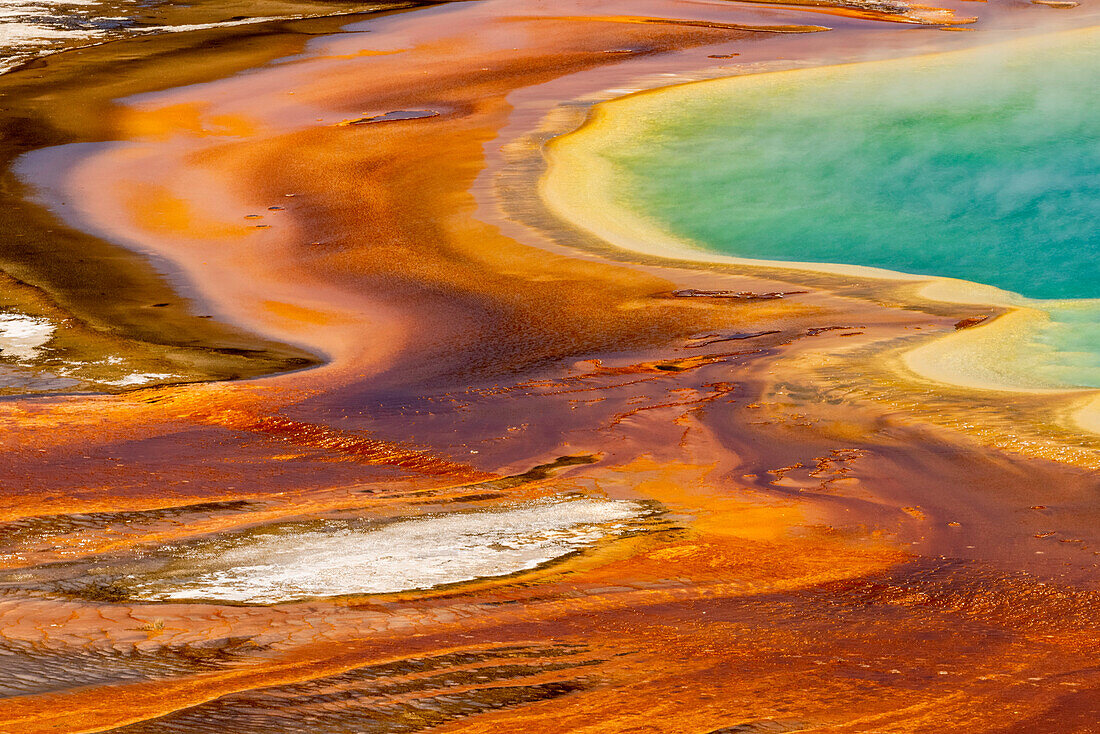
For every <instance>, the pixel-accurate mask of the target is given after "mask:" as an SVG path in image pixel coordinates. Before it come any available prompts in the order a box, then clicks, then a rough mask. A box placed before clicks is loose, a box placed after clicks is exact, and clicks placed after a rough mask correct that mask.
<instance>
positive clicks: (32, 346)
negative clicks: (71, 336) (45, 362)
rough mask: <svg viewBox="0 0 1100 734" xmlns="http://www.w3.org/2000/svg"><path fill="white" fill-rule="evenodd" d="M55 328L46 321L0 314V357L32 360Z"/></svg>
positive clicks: (14, 314)
mask: <svg viewBox="0 0 1100 734" xmlns="http://www.w3.org/2000/svg"><path fill="white" fill-rule="evenodd" d="M56 328H57V327H55V326H54V324H53V323H52V322H50V321H49V320H48V319H40V318H35V317H34V316H27V315H26V314H21V313H0V357H9V358H13V359H18V360H20V361H28V360H32V359H34V358H35V357H37V356H38V354H39V349H41V348H42V347H43V346H45V345H46V343H47V342H48V341H49V340H50V339H51V338H52V337H53V333H54V330H55V329H56Z"/></svg>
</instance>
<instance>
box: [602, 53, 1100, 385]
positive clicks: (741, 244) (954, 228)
mask: <svg viewBox="0 0 1100 734" xmlns="http://www.w3.org/2000/svg"><path fill="white" fill-rule="evenodd" d="M1071 38H1072V39H1073V40H1071V41H1067V40H1066V39H1065V38H1062V39H1056V40H1054V41H1053V42H1051V43H1049V44H1047V45H1045V46H1044V45H1042V44H1040V45H1039V46H1037V47H1036V46H1034V45H1033V46H1030V47H1027V48H1026V49H1025V50H1024V52H1021V50H1020V48H1019V47H1016V46H1008V47H1004V48H998V49H993V50H983V51H981V52H979V53H966V54H949V55H942V56H937V57H926V58H923V59H914V60H904V61H898V62H885V63H877V64H859V65H850V66H843V67H833V68H832V69H822V70H808V71H800V72H792V73H782V74H773V75H765V77H766V78H765V77H761V78H754V79H752V78H745V79H733V80H720V81H717V82H707V83H702V84H696V85H688V86H685V87H681V88H679V89H676V90H671V91H669V92H662V93H659V94H658V95H655V97H656V98H657V99H658V100H659V99H660V98H661V96H662V95H665V100H664V101H663V102H661V101H657V102H655V103H652V104H650V103H647V105H648V106H646V107H644V108H643V112H642V114H641V116H640V117H639V118H638V119H634V120H632V121H631V125H632V126H633V127H632V128H631V129H632V130H633V131H634V132H633V133H632V134H631V135H628V136H618V137H613V138H612V139H611V140H610V142H609V144H608V146H607V147H606V148H605V149H601V150H600V155H601V156H603V157H605V158H606V159H607V160H608V161H610V162H611V163H612V164H613V166H614V170H615V171H616V175H617V176H618V177H620V178H618V179H617V180H616V182H615V187H616V191H617V192H618V193H617V196H618V197H619V198H620V203H622V204H623V205H624V206H626V207H628V208H631V209H634V210H636V211H638V212H643V213H645V214H646V215H647V216H648V217H650V218H652V219H654V220H656V221H657V222H658V223H660V224H662V225H663V226H664V227H665V228H666V229H668V230H669V231H671V232H672V233H674V234H677V235H680V236H682V237H686V238H688V239H691V240H693V241H695V242H697V243H698V244H701V245H703V246H705V247H709V248H712V249H714V250H717V251H719V252H722V253H724V254H729V255H735V256H739V257H747V258H758V259H767V260H786V261H801V262H821V263H844V264H853V265H866V266H875V267H880V268H886V269H889V270H894V271H902V272H906V273H916V274H927V275H937V276H950V277H955V278H961V279H965V280H970V281H975V282H979V283H985V284H989V285H994V286H997V287H999V288H1002V289H1005V290H1008V291H1012V292H1015V293H1018V294H1021V295H1023V296H1025V297H1027V298H1030V299H1092V298H1100V91H1098V90H1100V42H1098V40H1097V39H1098V38H1100V34H1097V33H1092V34H1087V33H1086V34H1084V35H1082V34H1073V35H1072V37H1071ZM1071 311H1072V313H1069V314H1068V315H1067V313H1062V312H1060V313H1059V314H1058V316H1057V318H1056V319H1055V323H1054V324H1052V327H1054V328H1052V330H1048V331H1047V332H1044V334H1043V335H1041V336H1040V337H1039V341H1040V342H1042V343H1043V346H1045V347H1047V348H1048V349H1056V350H1059V351H1063V352H1065V353H1066V360H1068V361H1067V362H1066V363H1065V364H1062V365H1061V367H1060V368H1059V369H1060V371H1061V373H1062V377H1063V379H1070V380H1071V382H1075V383H1076V384H1088V385H1096V386H1100V343H1098V342H1100V314H1098V310H1097V308H1095V307H1093V308H1085V309H1079V310H1076V311H1073V310H1072V309H1071ZM1053 315H1054V314H1053V313H1052V316H1053ZM1075 322H1076V323H1075Z"/></svg>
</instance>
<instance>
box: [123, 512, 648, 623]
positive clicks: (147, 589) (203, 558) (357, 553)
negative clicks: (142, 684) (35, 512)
mask: <svg viewBox="0 0 1100 734" xmlns="http://www.w3.org/2000/svg"><path fill="white" fill-rule="evenodd" d="M644 513H645V508H644V507H643V506H642V505H640V504H638V503H636V502H628V501H616V500H605V499H576V500H567V501H559V502H538V503H533V504H526V505H520V506H515V507H509V508H506V509H501V510H493V511H487V512H461V513H449V514H443V515H431V516H427V517H423V518H417V519H411V520H402V521H398V522H394V523H390V524H386V525H380V526H374V527H370V526H365V527H363V528H346V527H345V528H341V529H338V530H333V531H325V530H309V531H304V532H292V531H286V532H280V533H277V534H274V533H273V534H257V535H254V536H251V537H249V538H247V539H245V540H243V541H242V542H241V543H239V544H237V545H235V546H234V547H232V548H230V549H228V550H226V549H224V548H219V549H218V550H217V551H199V552H192V554H190V555H189V557H188V558H187V559H185V560H184V561H183V564H184V565H186V566H188V567H189V568H188V570H186V571H184V572H183V573H182V574H179V575H176V576H175V578H156V579H151V580H147V581H143V580H138V583H137V584H135V586H134V594H133V595H134V596H135V597H136V598H139V599H147V600H156V601H163V600H171V599H204V600H222V601H234V602H245V603H257V604H270V603H278V602H287V601H295V600H300V599H303V598H308V597H318V596H339V595H344V594H384V593H392V592H398V591H407V590H413V589H429V588H432V587H434V586H440V585H443V584H451V583H455V582H459V581H469V580H473V579H478V578H486V577H494V576H504V575H507V574H511V573H515V572H517V571H523V570H526V569H532V568H536V567H538V566H540V565H542V564H543V563H546V562H548V561H551V560H553V559H555V558H560V557H561V556H564V555H566V554H568V553H571V552H573V551H576V550H578V549H581V548H583V547H585V546H589V545H591V544H593V543H595V542H596V541H598V540H600V539H601V538H604V537H607V536H609V535H614V534H616V533H619V532H622V530H623V528H624V525H623V522H624V521H628V520H632V519H635V518H638V517H639V516H641V515H642V514H644ZM192 569H194V570H192Z"/></svg>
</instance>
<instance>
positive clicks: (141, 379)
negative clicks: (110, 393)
mask: <svg viewBox="0 0 1100 734" xmlns="http://www.w3.org/2000/svg"><path fill="white" fill-rule="evenodd" d="M172 377H175V375H170V374H168V373H165V372H135V373H133V374H130V375H126V376H125V377H122V378H120V379H117V380H108V381H106V382H104V383H103V384H105V385H115V386H116V387H133V386H135V385H147V384H149V383H150V382H159V381H160V380H167V379H169V378H172Z"/></svg>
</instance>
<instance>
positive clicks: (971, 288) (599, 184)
mask: <svg viewBox="0 0 1100 734" xmlns="http://www.w3.org/2000/svg"><path fill="white" fill-rule="evenodd" d="M1098 34H1100V27H1096V26H1094V27H1091V28H1085V29H1075V30H1063V31H1058V32H1056V33H1053V34H1040V35H1038V36H1034V37H1026V38H1013V39H1010V40H1007V41H1006V40H1001V41H995V42H993V43H992V44H991V45H988V46H984V47H981V48H979V49H977V50H969V49H968V50H961V51H960V50H954V51H946V52H940V53H935V54H925V55H921V56H919V57H914V58H903V59H897V60H887V61H872V62H861V64H863V65H868V66H867V68H876V69H882V68H887V69H888V68H889V67H890V66H891V65H893V66H899V65H900V66H907V65H910V64H921V65H922V66H928V65H930V64H950V63H957V60H958V59H960V58H962V59H965V58H966V57H967V56H974V55H975V54H986V53H1004V54H1009V55H1012V56H1017V57H1018V56H1021V55H1027V54H1028V53H1029V52H1030V51H1032V50H1033V49H1034V48H1036V47H1050V46H1051V45H1052V44H1068V45H1072V44H1074V43H1082V42H1095V39H1096V38H1097V37H1098ZM861 64H854V65H853V64H842V65H835V66H824V67H818V68H814V69H796V70H784V71H773V72H765V73H762V74H752V75H746V76H737V77H729V78H725V79H721V78H719V79H707V80H703V81H693V82H688V83H685V84H679V85H673V86H665V87H660V88H657V89H647V90H644V91H640V92H636V93H633V94H629V95H626V96H622V97H617V98H614V99H611V100H607V101H603V102H601V103H599V104H598V105H597V106H596V107H594V108H593V110H592V111H591V112H590V113H589V115H588V117H587V118H586V119H585V121H584V122H583V124H582V125H580V126H579V127H577V128H576V129H574V130H571V131H566V132H564V133H563V134H561V135H559V136H558V137H555V138H554V139H552V140H551V141H549V142H548V143H547V145H546V146H545V150H546V153H545V156H546V170H545V174H544V175H543V176H542V177H541V179H540V181H539V192H540V195H541V196H542V198H543V200H544V201H545V202H546V205H547V207H548V208H549V209H550V211H551V212H553V213H554V214H555V215H557V216H558V217H560V218H561V219H563V220H565V221H566V222H568V223H570V224H571V225H574V226H576V227H579V228H581V229H583V230H584V231H586V232H588V233H591V234H593V235H595V236H596V237H598V238H599V239H600V240H603V241H605V242H607V243H610V244H611V245H613V246H615V247H617V248H621V249H623V250H627V251H630V252H635V253H641V254H643V255H646V256H652V257H658V258H662V259H669V260H673V261H675V260H690V261H695V262H703V263H714V264H722V265H735V266H740V267H743V268H746V269H747V271H748V272H774V271H780V272H788V273H789V274H790V276H792V277H793V278H794V279H795V280H796V281H797V280H798V279H799V277H800V276H801V277H802V278H805V276H806V274H810V275H811V276H812V274H815V273H827V274H830V275H837V276H841V278H842V279H854V280H857V281H865V280H867V279H873V280H879V281H884V285H883V286H882V287H881V288H880V290H893V291H895V292H897V293H898V294H903V293H904V294H908V297H909V298H911V299H913V302H914V303H915V304H919V303H921V302H927V301H928V300H933V301H939V302H943V303H950V304H965V305H974V306H979V307H982V308H984V309H987V310H989V311H992V312H1002V315H1000V316H998V317H997V318H993V319H990V320H989V323H987V324H983V325H981V326H980V327H974V328H968V329H965V330H962V331H959V332H956V333H953V334H950V335H947V336H940V337H936V338H933V339H931V340H926V341H925V343H923V344H921V345H919V346H917V347H915V348H912V349H910V350H909V351H907V352H906V353H905V354H904V355H903V356H902V362H901V364H903V365H904V367H905V368H907V369H909V370H912V371H913V372H915V373H916V374H917V375H919V376H921V377H923V378H928V379H931V380H934V381H936V382H941V383H945V384H950V385H955V386H958V387H963V388H968V389H973V390H983V391H1004V392H1009V393H1036V394H1042V393H1062V394H1067V393H1077V394H1080V396H1081V397H1080V399H1079V400H1078V403H1079V404H1080V407H1079V409H1078V410H1076V411H1075V412H1074V418H1073V420H1075V421H1076V423H1077V425H1078V426H1080V427H1081V428H1083V429H1084V430H1086V431H1092V432H1095V428H1096V415H1097V411H1100V391H1097V390H1096V389H1095V388H1090V387H1077V386H1074V385H1066V384H1058V383H1053V382H1050V381H1049V380H1045V379H1043V378H1040V377H1037V376H1036V374H1035V371H1034V369H1033V366H1034V362H1035V360H1036V359H1038V358H1040V357H1042V356H1044V355H1042V354H1040V353H1039V352H1037V351H1036V350H1035V348H1033V347H1030V346H1029V344H1030V343H1031V340H1032V338H1033V335H1034V334H1036V333H1037V332H1038V331H1039V330H1040V329H1042V328H1043V326H1044V324H1045V323H1046V322H1047V321H1048V320H1049V316H1048V315H1047V312H1046V309H1050V308H1055V307H1059V306H1064V305H1066V304H1072V305H1073V306H1076V307H1088V306H1089V305H1090V304H1092V303H1093V301H1082V300H1077V301H1036V300H1033V299H1028V298H1024V297H1022V296H1019V295H1017V294H1014V293H1010V292H1007V291H1003V290H1001V289H999V288H996V287H993V286H988V285H984V284H981V283H973V282H969V281H963V280H959V279H955V278H936V277H930V276H926V275H913V274H907V273H902V272H897V271H891V270H886V269H882V268H875V267H866V266H860V265H852V264H834V263H818V262H796V261H779V260H762V259H754V258H743V257H731V256H727V255H722V254H720V253H715V252H713V251H708V250H707V249H706V248H704V247H702V246H700V245H697V244H695V243H692V242H690V241H688V240H685V239H683V238H680V237H678V236H676V235H674V234H672V233H670V232H668V231H666V230H665V229H663V228H662V227H661V225H660V224H658V223H657V222H655V221H653V220H651V219H649V218H648V217H647V216H646V215H645V213H644V212H640V211H638V210H637V209H634V208H631V207H630V205H629V204H626V203H624V201H623V197H622V196H621V195H620V194H619V193H618V192H616V190H615V188H614V182H615V181H616V178H617V174H616V171H615V170H614V167H613V164H611V163H610V162H609V161H608V160H606V159H605V158H603V157H602V156H601V153H600V151H601V149H602V148H603V147H604V146H607V145H612V144H616V143H618V144H622V141H623V140H629V139H630V138H631V137H632V136H634V135H636V132H635V130H636V128H637V127H638V126H641V125H644V124H645V120H647V119H650V118H653V117H655V116H661V115H662V114H664V111H665V110H667V109H668V107H669V106H670V105H673V106H674V105H676V104H677V99H678V98H681V99H682V98H683V97H685V96H687V95H691V94H697V93H699V92H700V90H703V89H708V90H713V89H721V90H722V93H724V94H728V93H729V90H730V89H736V88H737V87H739V86H742V85H753V86H759V85H768V84H782V83H783V82H784V80H785V79H787V78H789V77H790V76H791V75H797V76H798V77H799V78H800V79H805V78H807V77H808V78H811V79H813V80H815V81H820V82H826V81H827V80H828V79H829V78H830V77H831V76H833V75H835V74H840V73H845V72H847V71H848V70H850V69H853V68H854V69H859V68H860V66H861ZM914 286H915V287H914ZM901 297H902V298H905V297H906V295H901ZM1095 307H1096V308H1100V301H1096V302H1095Z"/></svg>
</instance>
